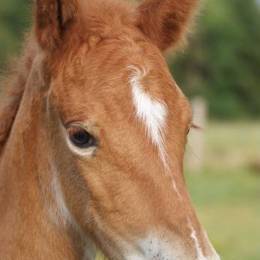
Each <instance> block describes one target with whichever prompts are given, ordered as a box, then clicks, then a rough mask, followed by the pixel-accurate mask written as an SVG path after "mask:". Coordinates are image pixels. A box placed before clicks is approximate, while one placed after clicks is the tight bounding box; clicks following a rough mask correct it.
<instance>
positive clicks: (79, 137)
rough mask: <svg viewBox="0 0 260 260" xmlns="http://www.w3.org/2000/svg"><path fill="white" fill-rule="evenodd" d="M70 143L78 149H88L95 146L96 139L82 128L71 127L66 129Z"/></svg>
mask: <svg viewBox="0 0 260 260" xmlns="http://www.w3.org/2000/svg"><path fill="white" fill-rule="evenodd" d="M67 131H68V134H69V139H70V141H71V142H72V143H73V144H74V145H75V146H77V147H79V148H89V147H93V146H96V143H97V142H96V139H95V137H93V136H92V135H91V134H90V133H89V132H87V131H86V130H85V129H84V128H82V127H79V126H71V127H69V128H68V129H67Z"/></svg>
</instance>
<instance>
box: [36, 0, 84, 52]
mask: <svg viewBox="0 0 260 260" xmlns="http://www.w3.org/2000/svg"><path fill="white" fill-rule="evenodd" d="M78 9H79V6H78V0H36V11H35V24H36V25H35V32H36V36H37V40H38V42H39V45H40V46H41V47H42V48H43V49H44V50H53V49H54V48H57V47H58V46H59V44H60V43H61V42H62V39H63V36H64V33H65V32H66V30H67V28H68V27H69V25H70V24H71V23H73V22H76V21H77V19H78Z"/></svg>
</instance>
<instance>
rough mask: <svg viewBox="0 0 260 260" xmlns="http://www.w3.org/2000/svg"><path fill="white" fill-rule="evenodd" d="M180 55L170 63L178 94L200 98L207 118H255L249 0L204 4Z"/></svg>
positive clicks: (253, 22) (256, 67) (254, 20)
mask: <svg viewBox="0 0 260 260" xmlns="http://www.w3.org/2000/svg"><path fill="white" fill-rule="evenodd" d="M199 20H200V21H199V24H198V26H197V28H198V29H197V33H196V35H194V37H193V39H192V40H191V45H190V46H189V48H188V51H187V52H186V53H184V54H183V53H182V54H181V55H179V56H178V57H177V61H176V62H175V63H173V62H171V69H172V72H173V74H174V75H175V77H176V79H177V81H178V82H179V83H180V85H181V86H182V87H183V89H184V92H185V93H186V94H187V95H188V96H190V97H192V96H196V95H202V96H204V97H206V99H207V100H208V103H209V107H210V112H211V115H213V116H215V117H218V118H238V117H243V116H250V117H257V116H259V115H260V75H259V73H260V52H259V43H260V30H259V29H260V6H259V3H257V2H255V0H248V1H244V0H229V1H226V0H218V1H207V2H205V8H204V9H203V10H202V13H201V17H200V19H199Z"/></svg>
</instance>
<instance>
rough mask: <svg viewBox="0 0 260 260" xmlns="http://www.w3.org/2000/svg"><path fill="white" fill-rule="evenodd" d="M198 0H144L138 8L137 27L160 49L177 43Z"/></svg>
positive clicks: (182, 35) (183, 33)
mask: <svg viewBox="0 0 260 260" xmlns="http://www.w3.org/2000/svg"><path fill="white" fill-rule="evenodd" d="M198 2H199V0H145V1H144V2H143V3H142V4H141V5H140V6H139V8H138V24H137V25H138V27H139V28H140V29H141V30H142V31H143V33H144V34H146V35H147V36H148V37H149V38H150V39H151V40H152V41H153V43H154V44H156V45H157V46H158V47H159V48H160V49H161V50H162V51H164V50H165V49H167V48H169V47H172V46H175V45H177V44H178V43H179V42H180V41H181V40H182V39H183V38H184V36H185V35H186V32H187V27H188V25H189V22H190V20H191V18H192V15H193V13H194V11H195V9H196V6H197V5H198Z"/></svg>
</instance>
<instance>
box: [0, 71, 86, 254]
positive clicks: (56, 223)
mask: <svg viewBox="0 0 260 260" xmlns="http://www.w3.org/2000/svg"><path fill="white" fill-rule="evenodd" d="M34 74H35V73H34V72H31V75H30V76H29V77H28V81H27V83H26V86H27V87H26V89H25V91H23V94H22V95H21V100H20V102H19V106H18V107H19V109H17V112H16V115H15V117H14V118H15V120H13V122H12V127H11V129H10V134H8V140H6V142H5V146H4V149H3V150H2V152H1V155H0V230H1V232H0V241H1V243H0V259H18V258H19V259H48V258H49V259H82V258H83V256H84V254H85V252H84V251H85V246H86V245H85V244H86V242H87V240H86V238H85V237H83V235H82V234H83V233H82V232H80V230H79V228H78V227H77V226H76V225H75V223H69V222H68V219H65V218H64V216H62V215H61V214H60V209H61V207H62V206H61V204H59V203H62V201H60V200H57V198H58V197H57V194H56V193H55V189H56V191H57V187H58V182H57V178H58V176H56V175H55V174H56V172H55V171H54V169H53V167H51V165H54V164H52V163H53V162H52V161H51V157H50V156H49V154H50V153H51V151H49V149H50V147H49V146H48V144H47V143H46V140H47V131H45V130H44V129H45V128H44V125H43V124H42V121H43V120H42V118H40V115H41V112H42V109H43V108H44V99H43V98H42V95H41V94H40V93H37V94H36V92H35V90H34V89H33V88H30V86H31V85H34V84H35V75H34ZM35 136H37V138H36V139H35ZM47 155H48V156H47ZM55 178H56V179H55ZM55 180H56V181H55ZM53 184H54V186H53ZM55 185H56V186H55ZM52 187H54V188H55V189H53V188H52ZM60 193H61V194H62V191H61V190H60ZM63 202H64V201H63ZM64 205H65V204H64Z"/></svg>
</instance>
